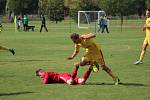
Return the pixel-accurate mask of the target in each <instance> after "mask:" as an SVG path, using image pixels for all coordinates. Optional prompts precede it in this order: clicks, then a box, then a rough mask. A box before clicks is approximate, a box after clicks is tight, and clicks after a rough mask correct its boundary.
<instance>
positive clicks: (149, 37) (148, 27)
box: [134, 9, 150, 65]
mask: <svg viewBox="0 0 150 100" xmlns="http://www.w3.org/2000/svg"><path fill="white" fill-rule="evenodd" d="M146 17H147V19H146V23H145V25H144V27H143V31H146V37H145V39H144V42H143V46H142V50H141V54H140V58H139V60H138V61H136V62H135V63H134V64H135V65H138V64H143V58H144V54H145V52H146V49H147V46H148V45H150V9H147V11H146Z"/></svg>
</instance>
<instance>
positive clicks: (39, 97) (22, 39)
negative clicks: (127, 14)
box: [0, 20, 150, 100]
mask: <svg viewBox="0 0 150 100" xmlns="http://www.w3.org/2000/svg"><path fill="white" fill-rule="evenodd" d="M142 22H143V21H141V20H138V21H125V24H124V26H123V31H122V32H121V31H120V27H119V22H118V21H111V23H110V34H106V33H105V34H100V33H96V34H97V37H96V39H95V42H97V43H98V44H99V45H101V48H102V50H103V53H104V57H105V61H106V64H107V65H108V66H109V67H110V68H111V69H112V71H113V72H114V73H115V74H116V75H118V77H119V78H120V80H121V82H122V84H120V85H118V86H114V85H112V84H113V81H112V79H111V78H110V77H109V76H108V75H107V74H106V73H105V72H104V71H102V70H100V71H99V72H98V73H92V74H91V76H90V77H89V79H88V80H87V82H86V85H66V84H49V85H44V84H42V83H41V80H40V78H38V77H36V76H35V70H36V69H38V68H43V69H45V70H50V71H56V72H59V73H63V72H71V71H72V70H73V68H74V66H73V63H74V62H76V61H78V60H79V59H80V57H81V56H82V54H83V52H84V49H81V52H80V54H79V55H78V56H77V57H76V58H75V59H74V60H72V61H68V60H66V58H67V57H68V56H69V55H71V54H72V52H73V43H72V42H71V40H70V39H69V35H70V33H69V32H70V31H71V32H79V33H81V34H83V33H88V32H93V31H94V29H77V26H76V24H74V23H71V30H70V26H69V25H70V24H69V23H66V22H62V23H59V24H57V25H56V24H55V23H48V24H47V26H48V29H49V32H48V33H46V32H42V33H40V32H39V27H40V24H39V23H40V22H32V23H30V24H36V29H35V32H32V31H29V32H23V31H21V32H15V30H14V25H13V24H3V26H4V30H3V31H2V32H1V33H0V45H1V46H6V47H9V48H15V51H16V55H14V56H13V55H11V53H9V52H6V51H1V52H0V100H35V99H36V100H149V99H150V96H149V92H150V77H149V76H150V70H149V68H150V63H149V59H150V53H149V52H150V49H149V48H148V49H147V54H146V55H145V59H144V64H142V65H138V66H135V65H133V62H134V61H136V60H137V59H138V57H139V53H140V48H141V46H142V42H143V39H144V37H145V33H144V32H142V31H141V27H142ZM117 25H118V26H117ZM86 69H87V67H82V68H80V69H79V72H78V75H79V76H80V77H81V76H82V74H83V73H84V72H85V71H86Z"/></svg>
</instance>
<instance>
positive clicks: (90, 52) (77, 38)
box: [68, 33, 119, 85]
mask: <svg viewBox="0 0 150 100" xmlns="http://www.w3.org/2000/svg"><path fill="white" fill-rule="evenodd" d="M95 37H96V35H95V34H92V33H90V34H84V35H79V34H77V33H73V34H71V36H70V38H71V40H72V41H73V42H74V44H75V49H74V52H73V54H72V55H71V56H70V57H68V59H69V60H71V59H73V58H74V57H75V56H76V55H77V54H78V53H79V50H80V47H83V48H85V50H86V51H85V54H84V56H83V57H82V59H81V61H80V63H79V65H80V66H85V65H91V64H98V66H93V71H94V72H97V71H98V70H99V65H101V67H102V69H103V70H104V71H106V72H107V73H108V74H109V75H110V76H111V77H112V79H113V80H114V84H115V85H118V83H119V79H118V77H117V76H115V75H114V74H113V73H112V71H111V69H110V68H109V67H107V66H106V64H105V61H104V57H103V54H102V50H101V48H100V47H98V46H97V44H96V43H95V42H93V41H92V38H95Z"/></svg>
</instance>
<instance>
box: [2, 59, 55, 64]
mask: <svg viewBox="0 0 150 100" xmlns="http://www.w3.org/2000/svg"><path fill="white" fill-rule="evenodd" d="M36 61H37V62H38V61H52V60H38V59H29V60H7V61H0V62H3V63H5V62H14V63H15V62H36Z"/></svg>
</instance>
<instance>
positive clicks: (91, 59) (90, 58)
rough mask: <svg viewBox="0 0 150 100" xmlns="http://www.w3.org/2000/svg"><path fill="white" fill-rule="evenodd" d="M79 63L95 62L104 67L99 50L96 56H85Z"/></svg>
mask: <svg viewBox="0 0 150 100" xmlns="http://www.w3.org/2000/svg"><path fill="white" fill-rule="evenodd" d="M81 61H85V62H90V63H94V62H97V63H98V64H100V65H105V61H104V58H103V54H102V51H101V50H100V52H99V53H97V54H93V55H92V54H86V55H84V56H83V57H82V59H81Z"/></svg>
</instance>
